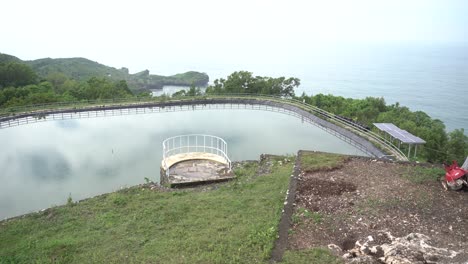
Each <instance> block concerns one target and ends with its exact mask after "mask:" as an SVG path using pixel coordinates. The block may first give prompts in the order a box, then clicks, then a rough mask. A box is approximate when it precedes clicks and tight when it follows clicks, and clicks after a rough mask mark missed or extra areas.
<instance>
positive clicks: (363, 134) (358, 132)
mask: <svg viewBox="0 0 468 264" xmlns="http://www.w3.org/2000/svg"><path fill="white" fill-rule="evenodd" d="M209 104H231V105H236V104H237V105H240V104H242V105H263V106H271V107H277V108H282V109H284V110H287V111H290V112H292V113H295V115H296V116H298V117H300V118H302V119H303V120H304V121H307V122H310V123H312V124H314V125H316V126H317V127H319V128H321V129H323V130H325V131H326V132H328V133H330V134H332V135H334V136H336V137H338V138H340V139H342V140H343V141H345V142H347V143H349V144H351V145H353V146H355V147H356V148H358V149H359V150H361V151H363V152H364V153H366V154H368V155H369V156H371V157H376V158H387V157H388V156H389V155H386V154H385V153H384V152H383V151H382V150H381V149H379V148H378V147H376V145H375V144H373V143H371V141H373V142H374V143H377V144H378V145H380V147H381V148H384V149H386V150H387V151H388V152H389V153H391V156H394V157H395V158H396V159H398V160H406V157H405V156H404V155H403V154H402V153H401V151H399V150H397V149H396V147H395V146H393V145H391V144H389V143H388V142H386V141H385V140H383V139H382V138H381V137H379V136H377V135H376V134H374V133H373V132H369V131H365V130H362V129H359V128H356V127H354V126H353V124H352V123H346V122H344V121H342V120H337V119H335V118H334V115H333V114H331V113H328V112H325V111H323V110H321V109H319V108H316V107H313V106H310V105H307V104H304V103H302V102H299V101H294V100H288V99H282V98H277V97H269V96H257V95H255V97H247V96H238V95H234V96H222V97H221V96H206V97H194V98H189V99H182V100H170V101H162V102H155V101H153V102H151V101H150V102H132V103H120V104H110V105H98V106H83V107H81V108H77V109H66V106H65V109H46V110H39V111H34V112H27V113H21V114H17V115H13V116H6V117H0V128H5V127H9V124H10V122H12V121H14V120H15V119H21V118H22V119H25V120H26V122H23V123H21V124H26V123H28V122H27V121H28V118H31V119H34V118H36V119H38V118H44V116H47V115H50V114H65V113H82V112H89V111H103V110H113V109H132V108H142V107H161V108H164V107H172V106H180V107H182V106H187V105H188V106H193V107H194V109H195V106H197V105H209ZM319 116H320V117H319ZM325 119H328V120H330V121H327V120H325ZM7 122H8V125H7ZM2 124H3V126H2Z"/></svg>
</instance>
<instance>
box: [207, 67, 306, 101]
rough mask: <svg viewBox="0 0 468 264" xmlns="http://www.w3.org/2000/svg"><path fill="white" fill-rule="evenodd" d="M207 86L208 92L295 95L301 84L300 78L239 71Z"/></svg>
mask: <svg viewBox="0 0 468 264" xmlns="http://www.w3.org/2000/svg"><path fill="white" fill-rule="evenodd" d="M213 83H214V84H213V85H210V86H208V87H207V88H206V91H205V93H206V94H226V93H230V94H233V93H234V94H235V93H238V94H241V93H251V94H264V95H278V96H284V97H293V96H294V89H295V88H297V87H299V85H300V84H301V82H300V80H299V79H298V78H285V77H279V78H272V77H262V76H253V74H252V73H251V72H247V71H238V72H234V73H232V74H231V75H229V76H228V77H227V79H223V78H221V79H216V80H214V82H213Z"/></svg>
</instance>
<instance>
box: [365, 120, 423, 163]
mask: <svg viewBox="0 0 468 264" xmlns="http://www.w3.org/2000/svg"><path fill="white" fill-rule="evenodd" d="M374 126H375V127H377V128H378V129H379V130H380V131H382V132H384V133H385V134H386V135H388V136H389V137H390V139H391V141H393V140H397V141H398V147H399V148H400V147H401V144H402V143H403V144H408V158H409V157H410V154H411V146H413V145H414V157H416V153H417V150H418V145H423V144H426V141H424V140H423V139H421V138H420V137H417V136H415V135H413V134H411V133H410V132H408V131H406V130H404V129H401V128H399V127H397V126H395V125H394V124H392V123H374Z"/></svg>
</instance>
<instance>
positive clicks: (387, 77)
mask: <svg viewBox="0 0 468 264" xmlns="http://www.w3.org/2000/svg"><path fill="white" fill-rule="evenodd" d="M250 52H252V51H250ZM249 54H250V55H249V56H232V55H230V54H229V53H226V54H223V55H222V56H219V54H218V56H213V57H210V56H208V57H206V58H204V59H203V60H201V59H198V60H195V59H193V60H190V59H188V60H184V61H180V62H177V61H174V62H173V63H172V64H170V65H155V66H154V67H153V68H152V71H153V72H158V73H166V74H173V73H175V72H181V71H185V70H189V69H191V70H198V71H201V72H206V73H207V74H208V75H209V76H210V81H213V80H214V79H217V78H226V76H228V75H229V74H230V73H232V72H234V71H239V70H247V71H251V72H253V73H254V74H255V75H260V76H273V77H279V76H285V77H297V78H300V79H301V86H300V87H299V89H298V90H296V94H298V95H299V94H301V93H302V92H306V93H307V94H309V95H311V94H318V93H324V94H333V95H337V96H343V97H351V98H365V97H367V96H373V97H383V98H384V99H385V101H386V102H387V104H394V103H396V102H399V103H400V105H404V106H407V107H409V108H410V109H411V110H412V111H424V112H426V113H428V114H429V115H430V116H431V117H433V118H437V119H440V120H442V121H443V122H444V123H445V125H446V127H447V130H448V131H451V130H453V129H456V128H464V129H465V133H468V131H467V130H468V115H467V113H468V107H467V103H468V46H466V45H430V46H429V45H428V46H424V45H385V46H383V45H372V46H371V45H367V46H363V45H351V46H346V47H343V46H340V45H334V46H333V45H332V46H328V47H310V48H309V49H303V48H301V49H298V50H283V51H269V50H268V49H266V50H265V51H255V55H251V53H249Z"/></svg>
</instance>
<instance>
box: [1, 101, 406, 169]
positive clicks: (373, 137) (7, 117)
mask: <svg viewBox="0 0 468 264" xmlns="http://www.w3.org/2000/svg"><path fill="white" fill-rule="evenodd" d="M212 98H223V99H227V100H229V99H235V98H250V99H258V100H269V101H277V102H279V103H287V104H290V105H293V106H297V107H299V108H302V109H304V110H306V111H309V112H311V113H313V114H315V115H317V116H318V117H320V118H324V119H326V120H329V121H332V122H333V123H335V124H337V125H339V126H341V127H343V128H345V129H347V130H349V131H352V132H354V133H355V134H357V135H361V136H364V137H366V138H368V139H369V140H370V141H373V142H374V143H377V144H378V145H380V146H381V147H382V148H384V149H386V150H387V151H389V152H390V153H391V155H392V156H394V157H395V158H396V159H398V160H408V159H407V157H406V156H405V154H404V153H403V152H402V151H401V150H400V149H399V148H398V147H397V146H395V145H394V144H393V143H392V142H390V141H388V140H387V139H385V138H384V137H382V136H380V135H379V134H377V133H374V132H373V131H370V130H367V129H364V128H362V127H358V126H356V124H354V123H352V122H349V121H347V120H343V119H341V118H339V117H337V116H336V115H334V114H333V113H330V112H327V111H324V110H323V109H320V108H318V107H316V106H313V105H310V104H307V103H305V102H303V101H300V100H297V99H293V98H290V97H285V96H274V95H262V94H218V95H211V94H210V95H202V96H194V97H190V96H184V97H175V98H167V97H161V98H137V99H112V100H99V101H85V102H83V101H82V102H66V103H54V104H43V105H29V106H23V107H12V108H5V109H1V110H0V128H6V127H10V126H14V125H20V122H18V121H19V120H16V121H17V122H14V121H13V122H12V120H11V119H17V118H15V117H19V119H20V120H22V121H24V122H21V124H27V123H31V122H37V121H38V120H40V118H41V117H42V115H47V114H49V113H51V112H60V110H62V109H70V108H72V109H76V110H78V109H86V111H88V110H99V109H100V108H102V107H106V106H112V107H122V108H124V107H128V106H136V105H141V106H145V105H148V104H154V103H161V102H178V101H191V100H199V99H205V100H206V99H212ZM22 115H23V116H22ZM25 116H27V117H25Z"/></svg>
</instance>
